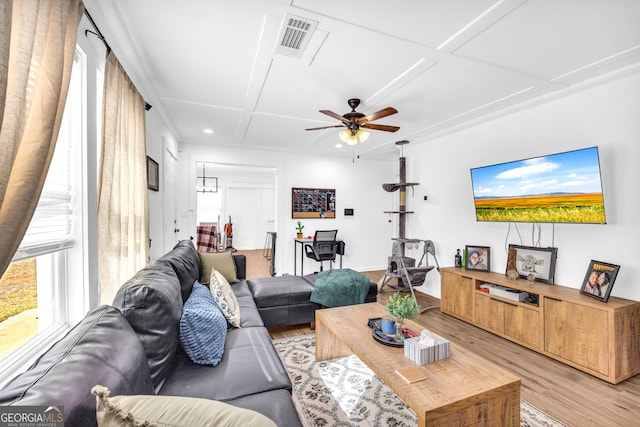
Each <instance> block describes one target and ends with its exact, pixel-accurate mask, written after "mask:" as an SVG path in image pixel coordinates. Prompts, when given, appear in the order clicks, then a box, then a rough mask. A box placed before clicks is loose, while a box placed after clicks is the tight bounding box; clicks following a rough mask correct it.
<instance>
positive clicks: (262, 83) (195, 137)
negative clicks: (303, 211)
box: [84, 0, 640, 158]
mask: <svg viewBox="0 0 640 427" xmlns="http://www.w3.org/2000/svg"><path fill="white" fill-rule="evenodd" d="M84 1H85V4H86V6H87V9H88V11H89V13H90V14H91V16H92V17H93V19H94V20H95V22H96V24H97V25H98V27H99V29H100V31H101V32H102V33H103V35H104V37H105V39H106V41H107V43H108V44H109V45H110V46H111V48H112V49H113V51H114V52H115V53H116V56H117V57H118V58H119V59H120V62H121V63H122V64H123V66H124V68H125V69H126V70H127V72H128V73H129V75H130V76H131V78H132V80H133V81H134V83H135V84H136V86H137V87H138V90H139V91H140V92H141V93H142V95H143V96H144V97H145V99H146V100H147V102H148V103H150V104H151V105H153V108H154V109H156V110H157V112H158V113H159V114H160V115H161V116H162V117H163V119H164V120H165V121H166V122H167V124H168V125H169V127H170V129H171V130H172V132H173V133H174V134H175V136H176V137H177V139H178V141H180V142H181V143H184V144H190V143H205V144H210V145H211V146H212V147H215V146H216V145H231V146H238V147H245V148H258V149H266V150H279V151H292V152H299V153H306V154H311V155H313V154H328V155H339V156H342V155H344V156H348V157H351V156H354V155H361V156H368V157H371V158H383V157H389V155H390V154H391V153H394V155H393V157H395V153H396V152H397V151H396V147H395V145H394V143H395V142H396V141H398V140H400V139H409V140H411V141H412V143H413V142H415V143H427V142H428V141H430V140H431V139H433V138H434V137H435V136H438V135H442V134H443V133H446V132H449V131H451V130H454V129H458V128H460V127H461V126H465V125H467V124H469V123H475V122H477V121H478V120H485V119H487V118H492V117H496V115H499V114H501V113H504V111H507V110H506V109H509V108H510V107H513V106H514V105H518V104H520V103H523V102H529V101H532V100H534V99H536V98H539V97H544V96H547V95H549V94H553V93H556V92H558V91H561V90H563V89H565V88H568V87H570V86H573V85H577V84H580V83H582V82H584V81H586V80H590V79H593V78H596V77H599V76H603V75H611V73H612V72H615V71H618V70H621V69H625V68H628V67H630V66H637V65H638V64H639V63H640V25H638V17H639V16H640V1H637V0H528V1H527V0H503V1H496V0H404V1H388V0H387V1H382V0H349V1H345V0H322V1H320V0H316V1H313V0H292V1H291V0H290V1H285V0H271V1H269V0H241V1H239V0H182V1H175V0H84ZM291 15H293V16H294V17H297V18H298V19H301V20H302V21H305V22H307V21H314V22H317V26H316V28H315V31H314V32H313V33H311V34H307V39H308V45H307V46H306V49H305V50H304V51H303V52H301V55H300V57H295V56H287V55H283V54H281V53H278V52H277V51H276V49H275V48H276V46H277V45H278V44H279V43H280V41H281V39H280V38H279V34H280V31H281V28H282V27H283V22H286V20H285V17H290V16H291ZM89 37H92V36H91V35H90V34H89ZM636 96H637V94H636ZM349 98H360V99H361V100H362V103H361V104H360V107H359V108H358V111H360V112H363V113H365V114H370V113H372V112H375V111H378V110H380V109H382V108H385V107H388V106H391V107H394V108H396V109H397V110H398V113H397V114H395V115H392V116H389V117H386V118H383V119H380V120H378V121H376V123H378V124H386V125H394V126H399V127H400V130H399V131H398V132H396V133H388V132H381V131H371V136H370V138H369V139H368V140H367V141H366V142H364V143H362V144H358V145H357V146H355V147H350V146H345V147H343V148H341V149H338V148H336V147H335V145H336V143H338V142H339V140H338V138H337V133H338V131H340V130H341V129H338V128H333V129H328V130H319V131H305V128H310V127H321V126H330V125H337V124H339V123H338V121H337V120H334V119H332V118H331V117H329V116H327V115H324V114H321V113H320V112H319V111H318V110H321V109H325V110H331V111H334V112H336V113H338V114H340V115H342V114H345V113H347V112H349V111H350V108H349V107H348V105H347V100H348V99H349ZM207 128H209V129H212V130H213V131H214V133H213V134H206V133H204V129H207Z"/></svg>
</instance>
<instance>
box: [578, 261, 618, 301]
mask: <svg viewBox="0 0 640 427" xmlns="http://www.w3.org/2000/svg"><path fill="white" fill-rule="evenodd" d="M619 270H620V266H619V265H616V264H609V263H607V262H602V261H595V260H591V261H590V262H589V267H588V268H587V274H585V276H584V282H582V287H581V288H580V293H581V294H584V295H587V296H590V297H592V298H595V299H598V300H600V301H602V302H607V301H608V300H609V295H611V289H612V288H613V283H614V282H615V280H616V277H617V276H618V271H619Z"/></svg>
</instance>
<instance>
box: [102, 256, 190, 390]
mask: <svg viewBox="0 0 640 427" xmlns="http://www.w3.org/2000/svg"><path fill="white" fill-rule="evenodd" d="M113 306H114V307H116V308H118V309H119V310H120V311H121V312H122V314H124V316H125V317H126V318H127V320H128V321H129V323H130V324H131V326H132V327H133V330H134V331H136V333H137V334H138V338H139V339H140V341H141V342H142V346H143V348H144V350H145V353H146V355H147V360H148V363H149V371H150V372H151V378H152V380H153V384H154V386H155V387H156V389H157V388H159V387H160V385H161V384H162V382H163V381H164V379H165V378H166V376H167V373H168V372H169V369H170V368H171V361H172V360H173V358H174V356H175V354H176V349H177V348H178V344H179V337H178V328H179V323H180V317H181V316H182V293H181V288H180V282H179V280H178V277H177V276H176V273H175V272H174V270H173V268H171V267H170V266H168V265H167V264H165V263H159V262H153V263H151V264H149V265H147V266H146V267H145V268H143V269H142V270H140V271H138V272H137V273H136V274H135V276H133V277H132V278H131V279H130V280H129V281H127V282H126V283H125V284H124V285H122V287H121V288H120V289H118V292H117V293H116V296H115V297H114V299H113Z"/></svg>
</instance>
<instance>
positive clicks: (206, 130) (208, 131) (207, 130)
mask: <svg viewBox="0 0 640 427" xmlns="http://www.w3.org/2000/svg"><path fill="white" fill-rule="evenodd" d="M204 133H209V134H212V133H213V129H205V130H204Z"/></svg>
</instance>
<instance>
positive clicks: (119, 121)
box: [98, 52, 149, 304]
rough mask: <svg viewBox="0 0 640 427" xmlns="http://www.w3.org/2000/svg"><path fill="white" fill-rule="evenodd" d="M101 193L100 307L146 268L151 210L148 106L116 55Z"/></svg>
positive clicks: (109, 67) (107, 92) (108, 91)
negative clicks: (132, 277) (149, 200)
mask: <svg viewBox="0 0 640 427" xmlns="http://www.w3.org/2000/svg"><path fill="white" fill-rule="evenodd" d="M104 73H105V76H104V100H103V111H102V155H101V156H100V159H101V163H100V178H99V187H98V263H99V266H98V272H99V276H100V301H101V303H103V304H110V303H111V302H112V301H113V297H114V296H115V292H116V291H117V289H118V288H119V287H120V286H121V285H122V284H123V283H124V282H125V281H126V280H128V279H129V278H131V276H133V274H134V273H135V272H136V271H138V270H139V269H140V268H142V267H144V265H145V264H146V263H147V257H148V253H149V243H148V242H149V238H148V236H149V230H148V228H149V212H148V210H149V208H148V200H147V157H146V148H145V147H146V146H145V101H144V99H143V98H142V96H140V94H139V93H138V91H137V89H136V87H135V86H134V85H133V83H132V82H131V80H130V79H129V77H128V76H127V74H126V73H125V71H124V69H123V68H122V65H120V62H118V59H117V58H116V57H115V55H114V54H113V52H109V53H108V54H107V62H106V65H105V72H104Z"/></svg>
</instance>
